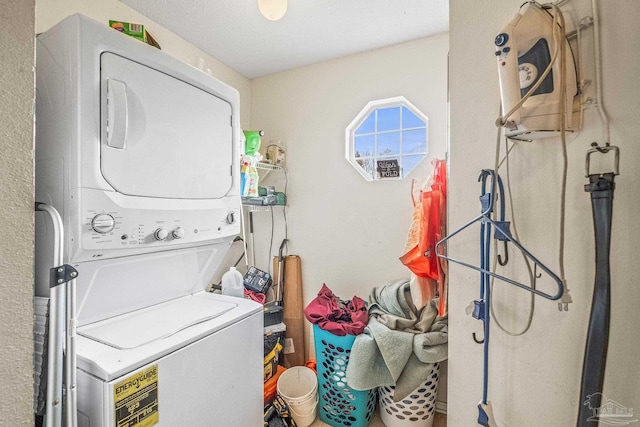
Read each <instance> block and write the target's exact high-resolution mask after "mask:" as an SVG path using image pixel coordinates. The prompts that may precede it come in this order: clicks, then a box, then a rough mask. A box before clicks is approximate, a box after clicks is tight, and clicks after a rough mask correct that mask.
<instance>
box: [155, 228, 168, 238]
mask: <svg viewBox="0 0 640 427" xmlns="http://www.w3.org/2000/svg"><path fill="white" fill-rule="evenodd" d="M167 236H169V232H168V231H167V230H165V229H164V228H158V229H157V230H156V231H154V232H153V237H155V238H156V240H164V239H166V238H167Z"/></svg>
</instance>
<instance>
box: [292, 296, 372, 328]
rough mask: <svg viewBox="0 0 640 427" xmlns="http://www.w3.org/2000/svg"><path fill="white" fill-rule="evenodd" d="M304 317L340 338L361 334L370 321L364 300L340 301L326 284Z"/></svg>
mask: <svg viewBox="0 0 640 427" xmlns="http://www.w3.org/2000/svg"><path fill="white" fill-rule="evenodd" d="M304 316H305V317H306V318H307V320H308V321H309V322H311V323H313V324H318V326H319V327H320V328H322V329H324V330H325V331H329V332H331V333H332V334H334V335H338V336H345V335H358V334H361V333H362V331H363V330H364V327H365V326H366V325H367V320H368V319H369V314H368V313H367V306H366V304H365V302H364V300H363V299H362V298H359V297H356V296H354V297H353V299H352V300H351V301H340V299H339V298H338V297H336V296H335V295H334V294H333V292H331V289H329V288H328V287H327V285H326V284H322V288H321V289H320V291H319V292H318V296H317V297H316V298H315V299H314V300H313V301H311V302H310V303H309V305H308V306H307V307H306V308H305V309H304Z"/></svg>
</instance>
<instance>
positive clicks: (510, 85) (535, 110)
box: [495, 1, 579, 141]
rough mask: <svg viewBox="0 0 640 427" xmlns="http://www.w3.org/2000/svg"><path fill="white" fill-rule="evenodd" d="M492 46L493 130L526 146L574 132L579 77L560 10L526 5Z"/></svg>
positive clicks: (555, 7)
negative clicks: (498, 112)
mask: <svg viewBox="0 0 640 427" xmlns="http://www.w3.org/2000/svg"><path fill="white" fill-rule="evenodd" d="M550 9H553V13H551V12H550ZM495 45H496V51H495V56H496V60H497V65H498V75H499V78H500V96H501V100H502V114H503V115H502V116H501V117H499V118H498V119H497V120H496V125H497V126H503V127H504V128H505V136H507V137H508V138H511V139H517V140H526V141H529V140H532V139H537V138H545V137H552V136H558V135H560V133H561V131H562V130H564V131H574V130H577V129H576V128H577V126H578V124H579V121H578V120H574V119H573V117H572V116H573V114H572V112H573V111H574V108H573V105H574V98H575V97H576V95H577V94H578V85H577V71H576V65H575V61H574V58H573V53H572V51H571V47H570V45H569V42H568V40H567V38H566V36H565V27H564V17H563V16H562V13H561V12H560V10H559V9H558V7H557V6H555V5H551V4H545V5H540V4H539V3H538V2H535V1H529V2H526V3H525V4H524V5H523V6H522V7H521V8H520V11H519V12H518V13H517V14H516V15H515V16H514V17H513V18H512V19H511V21H509V23H508V24H507V25H506V26H505V27H504V28H503V29H502V31H501V32H500V33H499V34H498V35H497V36H496V38H495ZM562 55H564V61H563V60H561V57H562ZM562 87H564V88H565V90H564V92H565V93H564V94H563V93H562V92H563V91H562ZM576 100H577V99H576ZM563 107H564V109H565V111H564V114H562V108H563ZM562 116H564V117H565V123H564V126H562V121H561V120H562Z"/></svg>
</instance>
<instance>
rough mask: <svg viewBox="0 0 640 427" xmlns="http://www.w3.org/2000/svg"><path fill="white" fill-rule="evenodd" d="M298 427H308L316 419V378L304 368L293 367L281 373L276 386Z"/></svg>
mask: <svg viewBox="0 0 640 427" xmlns="http://www.w3.org/2000/svg"><path fill="white" fill-rule="evenodd" d="M276 388H277V390H278V394H279V395H280V396H282V398H283V399H284V401H285V402H287V405H289V409H290V410H291V415H292V416H293V419H294V420H295V422H296V424H297V425H298V427H308V426H310V425H311V423H313V421H314V420H315V419H316V410H317V406H318V378H316V374H315V372H313V371H312V370H311V369H309V368H307V367H306V366H294V367H291V368H289V369H287V370H286V371H284V372H283V373H282V375H280V377H279V378H278V385H277V386H276Z"/></svg>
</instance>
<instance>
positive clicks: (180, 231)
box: [171, 227, 184, 239]
mask: <svg viewBox="0 0 640 427" xmlns="http://www.w3.org/2000/svg"><path fill="white" fill-rule="evenodd" d="M171 235H172V236H173V238H174V239H182V238H183V237H184V228H182V227H176V228H175V229H174V230H173V231H172V232H171Z"/></svg>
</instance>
